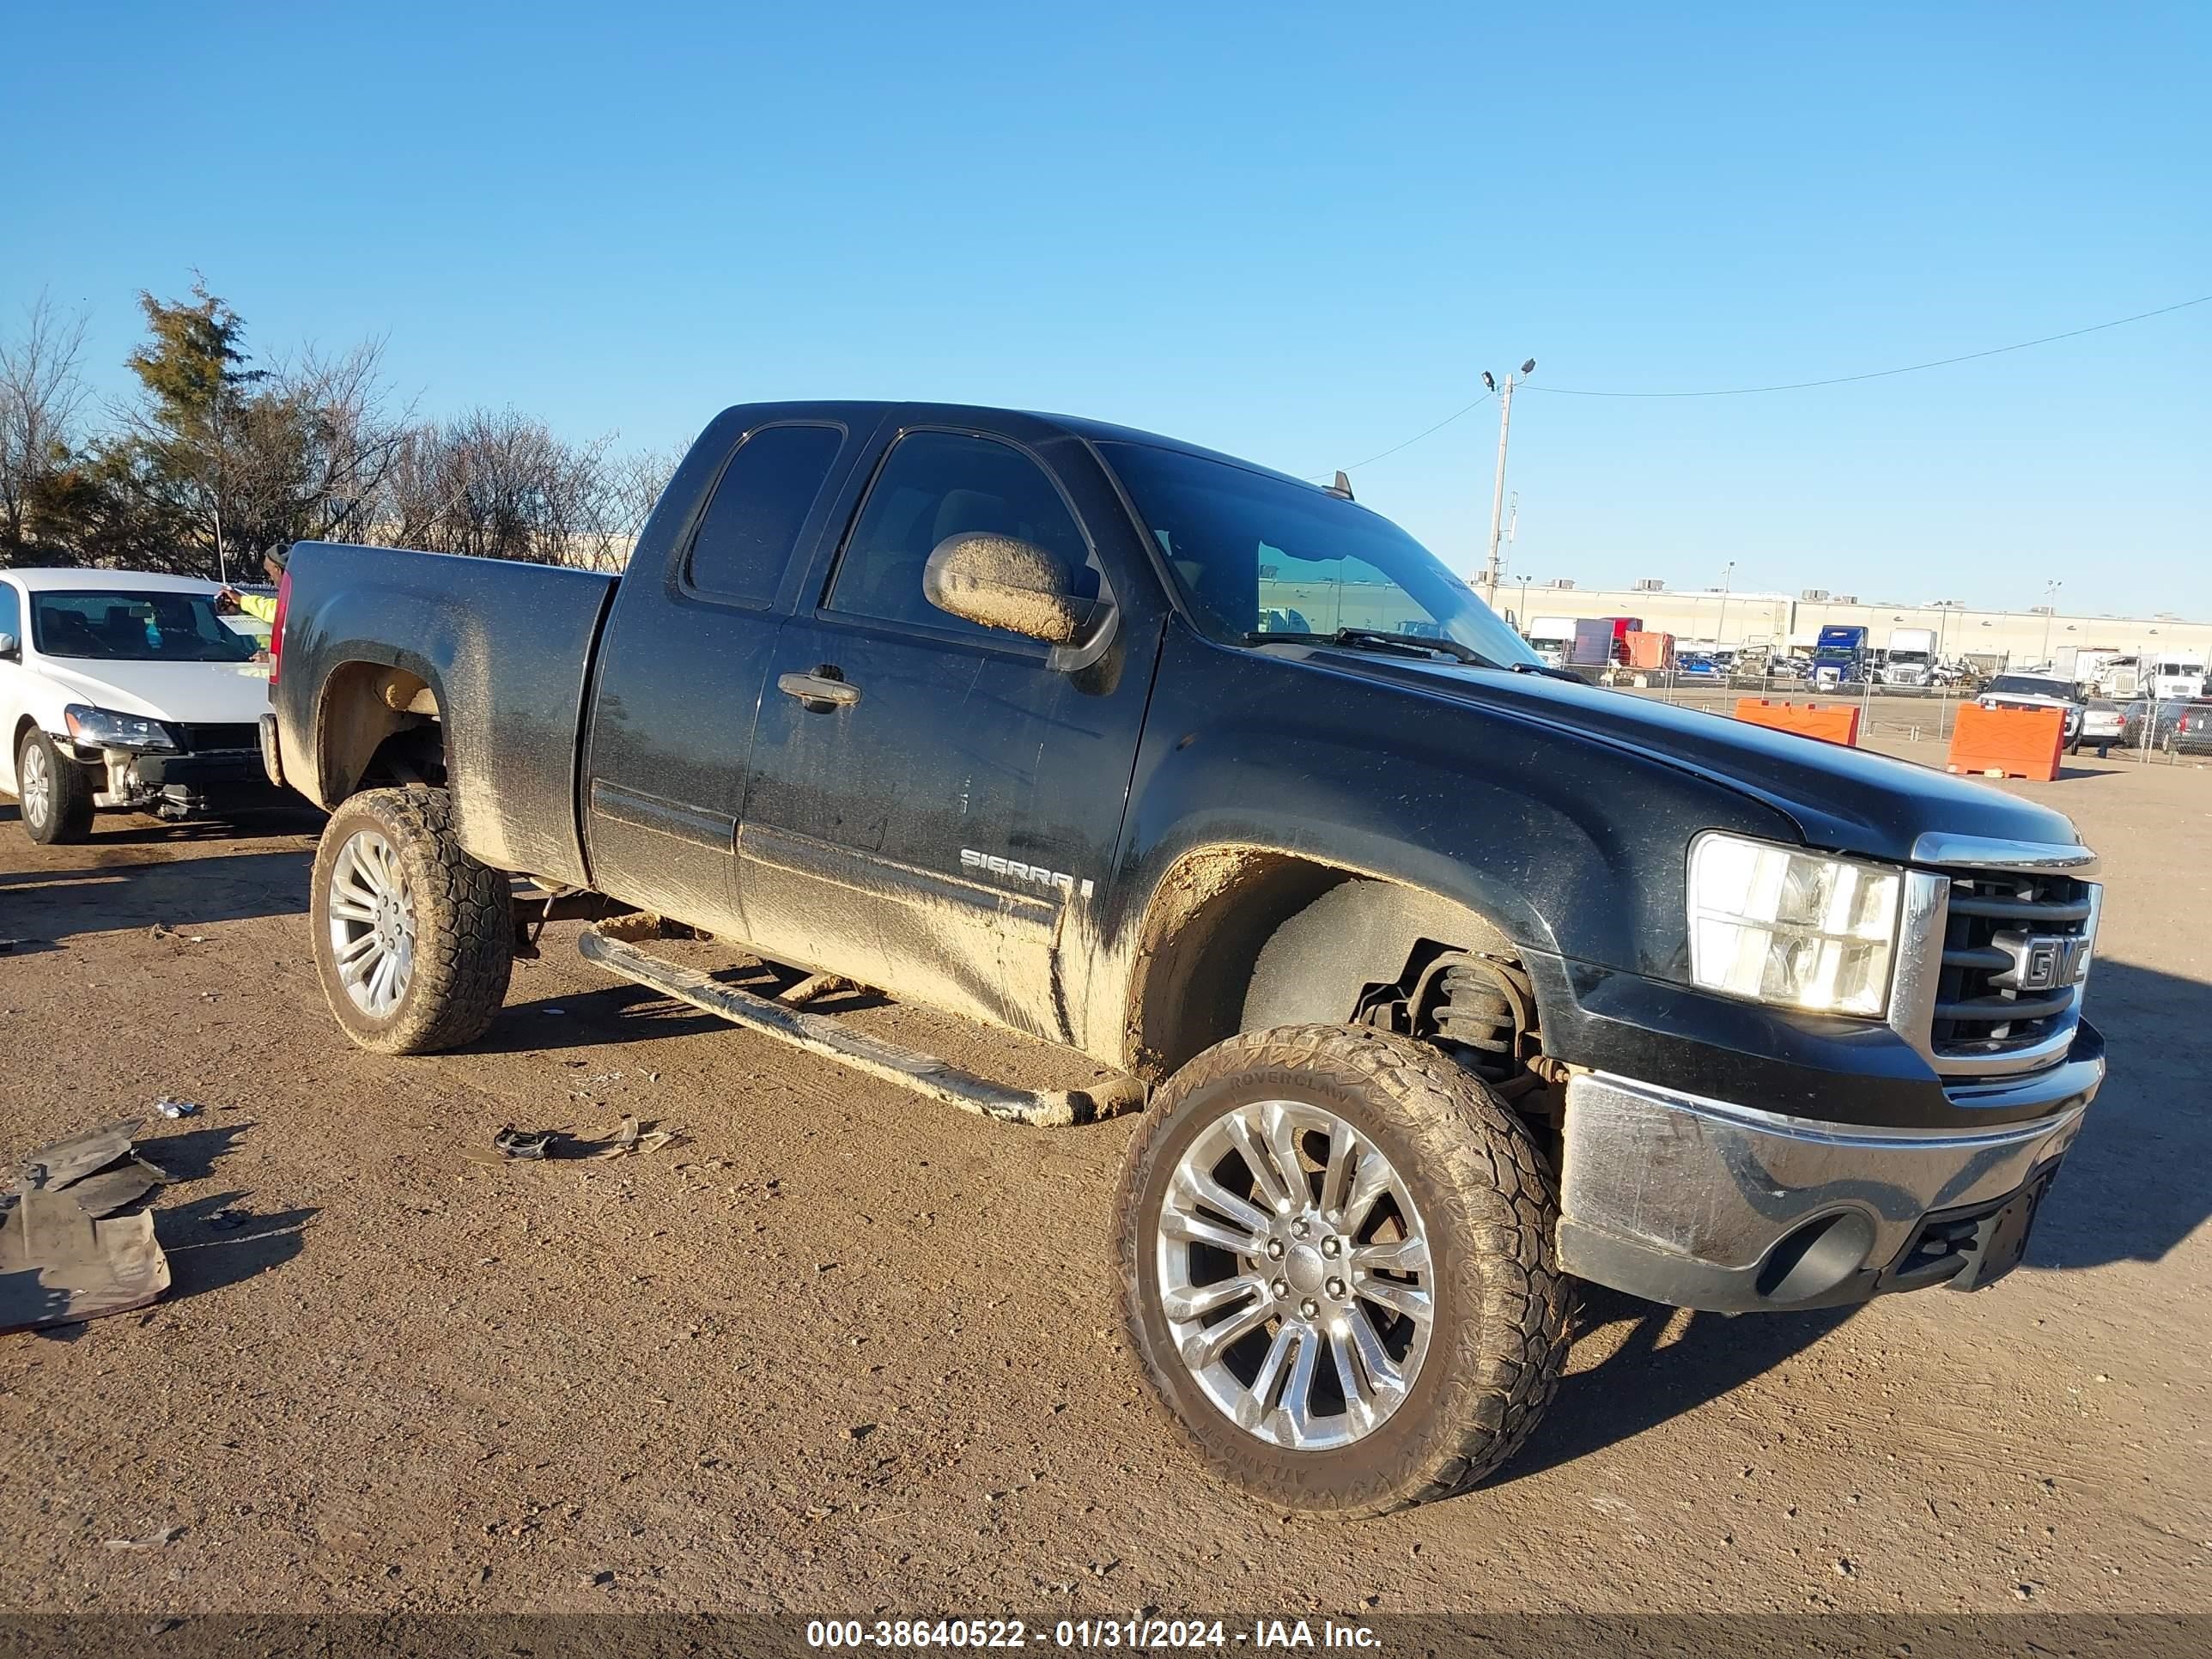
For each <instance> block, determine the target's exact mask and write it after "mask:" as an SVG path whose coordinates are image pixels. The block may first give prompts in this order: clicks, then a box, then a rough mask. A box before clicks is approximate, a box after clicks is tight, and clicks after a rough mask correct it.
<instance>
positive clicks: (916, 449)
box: [823, 432, 1098, 639]
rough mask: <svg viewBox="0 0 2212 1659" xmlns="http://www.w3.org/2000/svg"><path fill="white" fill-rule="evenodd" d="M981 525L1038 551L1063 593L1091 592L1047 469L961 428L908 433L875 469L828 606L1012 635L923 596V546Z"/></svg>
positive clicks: (1090, 577)
mask: <svg viewBox="0 0 2212 1659" xmlns="http://www.w3.org/2000/svg"><path fill="white" fill-rule="evenodd" d="M972 531H981V532H987V533H989V534H992V535H997V536H1011V537H1013V538H1017V539H1018V540H1021V541H1024V542H1028V543H1030V544H1031V545H1033V546H1036V547H1039V548H1042V549H1043V550H1045V551H1046V552H1047V553H1048V554H1050V555H1051V556H1053V558H1054V560H1055V561H1057V562H1058V563H1059V566H1060V572H1061V575H1062V579H1063V580H1064V581H1065V583H1066V588H1065V591H1066V592H1068V593H1070V594H1071V595H1073V597H1075V598H1077V599H1096V598H1097V596H1098V571H1097V567H1096V566H1095V564H1093V563H1092V562H1091V550H1090V546H1089V544H1087V543H1086V542H1085V540H1084V538H1083V532H1082V530H1081V529H1080V528H1079V527H1078V526H1077V524H1076V522H1075V515H1074V514H1073V513H1071V512H1069V511H1068V507H1067V503H1066V501H1063V500H1062V499H1061V497H1060V491H1059V489H1057V488H1056V487H1055V486H1054V483H1053V482H1052V480H1051V478H1049V477H1047V476H1046V474H1045V472H1044V470H1043V469H1042V468H1041V467H1040V466H1038V465H1037V464H1036V462H1035V461H1033V460H1031V459H1030V458H1029V457H1028V456H1027V455H1025V454H1024V453H1022V452H1021V451H1020V450H1018V449H1016V448H1015V447H1013V446H1012V445H1011V444H1005V443H1000V442H998V441H995V440H994V439H990V438H977V437H971V436H969V435H967V434H965V433H958V432H914V433H909V434H908V435H906V436H905V437H903V438H902V439H900V440H899V441H898V443H897V445H896V447H894V448H893V449H892V450H891V453H890V458H889V459H886V460H885V461H884V465H883V470H882V471H881V472H879V473H878V475H877V477H876V482H875V483H874V485H873V487H872V488H871V489H870V490H869V491H868V499H867V501H866V504H865V505H864V506H863V507H861V509H860V520H859V521H858V522H857V523H856V524H855V525H854V527H853V533H852V535H851V537H850V538H848V540H847V542H846V544H845V552H844V556H843V557H842V558H841V559H840V560H839V561H838V562H837V571H836V575H835V576H834V577H833V578H832V579H831V580H830V586H829V596H828V598H827V599H825V600H824V601H823V604H824V605H825V606H826V608H828V609H829V610H831V611H842V612H844V613H846V614H848V615H851V616H857V617H872V618H874V619H876V620H878V621H882V622H894V623H907V624H909V625H912V626H915V627H921V628H933V629H952V630H956V631H958V632H960V633H964V634H975V635H987V636H991V637H994V638H999V639H1006V638H1009V637H1012V636H1011V635H1007V634H1006V633H1005V632H1003V631H1002V630H1000V629H994V628H986V627H984V626H982V625H981V623H973V622H969V621H966V620H964V619H963V618H962V617H955V616H953V615H951V613H950V612H948V611H940V610H939V609H938V608H937V607H936V606H935V605H932V604H931V603H930V602H929V600H928V599H927V598H926V597H925V596H924V595H923V593H922V590H921V574H922V569H923V568H924V567H925V566H926V565H927V564H928V562H929V556H930V552H931V550H933V549H934V548H935V547H936V546H937V545H938V544H939V543H940V542H942V541H944V540H945V538H946V537H948V536H957V535H960V534H962V533H963V532H972Z"/></svg>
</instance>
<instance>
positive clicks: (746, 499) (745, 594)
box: [684, 425, 845, 605]
mask: <svg viewBox="0 0 2212 1659" xmlns="http://www.w3.org/2000/svg"><path fill="white" fill-rule="evenodd" d="M844 441H845V435H844V433H843V431H842V429H841V428H837V427H834V426H812V425H792V426H769V427H763V428H760V429H759V430H758V431H757V432H754V433H751V434H750V435H748V436H747V437H746V439H745V441H744V442H743V443H741V444H739V445H738V449H737V453H735V454H733V455H732V456H731V457H730V461H729V465H727V466H726V467H724V468H723V469H722V477H721V480H720V482H719V483H716V484H715V486H714V499H713V500H712V501H709V502H708V505H707V511H706V513H705V515H704V516H703V517H702V519H701V520H700V521H699V527H698V529H697V530H696V532H694V533H693V535H692V538H691V546H690V550H689V551H688V552H687V553H686V554H685V555H684V582H685V585H686V586H690V587H691V588H692V589H694V590H696V592H700V593H702V594H704V595H706V596H708V597H709V598H712V599H734V600H736V601H738V603H739V604H742V605H769V604H771V603H773V602H774V600H775V590H776V587H777V585H778V584H779V583H781V581H782V580H783V572H784V567H785V566H786V565H787V563H789V562H790V559H791V554H792V550H793V547H794V546H795V545H796V544H797V543H798V540H799V532H800V531H801V530H802V529H804V528H805V524H806V515H807V514H808V513H811V512H812V511H813V508H814V502H815V499H816V497H817V496H818V495H821V493H822V486H823V484H824V483H827V482H828V481H829V469H830V468H831V467H832V466H833V465H835V464H836V459H837V452H838V451H839V450H840V449H841V448H842V447H843V446H844Z"/></svg>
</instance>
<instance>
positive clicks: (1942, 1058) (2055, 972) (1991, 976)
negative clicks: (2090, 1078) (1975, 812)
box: [1928, 871, 2097, 1071]
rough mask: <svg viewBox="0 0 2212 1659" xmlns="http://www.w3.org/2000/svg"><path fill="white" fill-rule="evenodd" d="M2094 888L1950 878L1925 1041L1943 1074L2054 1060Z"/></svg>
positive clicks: (2073, 1010) (2072, 1006) (2072, 881)
mask: <svg viewBox="0 0 2212 1659" xmlns="http://www.w3.org/2000/svg"><path fill="white" fill-rule="evenodd" d="M2096 897H2097V890H2096V888H2095V887H2094V886H2093V885H2092V884H2090V883H2088V882H2085V881H2081V880H2078V879H2076V878H2074V877H2072V876H2064V875H2056V874H2044V873H2035V874H2028V873H2022V872H2014V871H1968V872H1952V874H1951V884H1950V895H1949V899H1950V902H1949V909H1948V920H1947V921H1946V922H1945V924H1944V927H1943V953H1942V971H1941V973H1940V974H1939V975H1937V976H1936V995H1935V1004H1934V1006H1933V1008H1932V1009H1931V1010H1930V1019H1929V1033H1928V1035H1929V1046H1930V1048H1931V1050H1932V1052H1933V1054H1934V1055H1935V1057H1936V1060H1937V1062H1938V1064H1940V1065H1942V1066H1943V1067H1944V1069H1945V1070H1947V1071H1968V1070H1972V1069H1973V1067H1974V1066H1975V1065H1976V1064H1977V1063H1979V1062H1984V1061H2002V1060H2006V1059H2008V1058H2014V1059H2017V1058H2018V1057H2020V1056H2021V1055H2023V1054H2026V1053H2028V1052H2030V1051H2035V1050H2039V1049H2043V1048H2055V1049H2056V1050H2057V1052H2055V1053H2053V1054H2051V1059H2052V1060H2054V1061H2055V1060H2057V1059H2058V1058H2060V1057H2061V1055H2062V1054H2063V1048H2064V1043H2063V1039H2064V1038H2066V1037H2067V1036H2070V1034H2071V1032H2072V1030H2073V1029H2074V1025H2075V1021H2076V1019H2077V1018H2079V1009H2080V1006H2081V974H2082V973H2084V972H2086V971H2087V965H2088V964H2087V953H2088V951H2089V950H2090V948H2091V944H2092V935H2093V932H2094V929H2095V926H2096V915H2097V905H2096Z"/></svg>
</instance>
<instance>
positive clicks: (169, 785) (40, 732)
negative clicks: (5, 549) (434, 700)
mask: <svg viewBox="0 0 2212 1659" xmlns="http://www.w3.org/2000/svg"><path fill="white" fill-rule="evenodd" d="M220 591H221V590H220V589H218V588H217V586H216V584H215V583H213V582H206V581H194V580H191V579H189V578H185V577H179V576H155V575H147V574H141V573H138V572H134V571H115V570H68V569H53V570H47V569H21V570H0V728H4V730H5V732H6V733H7V737H6V742H5V744H0V791H4V792H5V793H9V794H11V795H14V796H15V798H16V799H18V801H20V802H21V806H22V813H23V827H24V829H27V831H29V833H30V836H31V838H32V839H33V841H40V842H68V841H80V840H82V839H83V838H84V836H86V835H88V833H90V831H91V828H92V821H93V814H94V811H97V810H99V809H100V808H103V807H118V808H129V809H131V810H135V811H153V812H156V813H159V814H160V815H161V816H162V817H170V818H183V817H196V816H199V815H201V814H204V813H208V812H221V811H232V810H235V809H237V808H240V807H246V806H267V805H273V804H275V803H276V801H277V800H278V799H281V797H279V796H278V795H277V794H276V792H275V791H274V790H272V789H271V788H270V785H269V781H268V780H267V778H266V777H265V776H264V775H263V771H262V767H261V761H260V752H259V727H258V722H259V720H260V719H261V716H262V715H263V714H265V713H266V712H267V711H268V708H269V669H268V664H267V661H266V659H265V655H264V653H263V652H262V651H261V649H260V647H259V646H258V644H257V643H256V642H255V641H253V640H252V639H249V638H246V637H245V636H242V635H240V634H239V633H237V632H236V631H234V629H231V628H229V627H228V626H227V625H226V624H225V623H224V620H223V618H222V617H220V616H219V615H218V614H217V613H216V593H217V592H220Z"/></svg>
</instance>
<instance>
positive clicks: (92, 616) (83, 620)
mask: <svg viewBox="0 0 2212 1659" xmlns="http://www.w3.org/2000/svg"><path fill="white" fill-rule="evenodd" d="M31 640H32V642H33V644H34V645H35V646H36V647H38V649H39V650H40V653H42V654H44V655H46V656H49V657H77V658H84V659H91V660H94V661H100V662H252V660H253V659H254V656H255V654H256V653H257V652H258V650H259V647H258V645H257V644H256V643H255V642H254V641H252V640H250V639H246V638H244V637H243V636H241V635H238V634H236V633H234V632H233V631H232V630H231V629H228V628H227V627H225V626H224V625H223V622H222V617H218V616H216V612H215V599H214V596H213V595H212V594H207V593H160V592H155V593H134V592H130V591H128V590H127V589H123V588H113V587H108V588H100V589H99V590H96V591H94V592H85V593H69V592H55V593H33V595H31Z"/></svg>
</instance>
